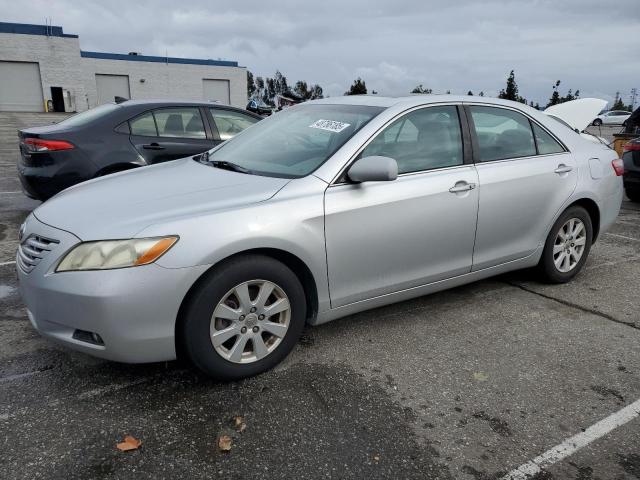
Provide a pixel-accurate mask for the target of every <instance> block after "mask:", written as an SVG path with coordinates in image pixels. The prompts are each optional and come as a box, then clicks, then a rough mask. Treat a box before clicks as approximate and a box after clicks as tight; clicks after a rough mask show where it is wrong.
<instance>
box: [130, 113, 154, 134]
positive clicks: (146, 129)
mask: <svg viewBox="0 0 640 480" xmlns="http://www.w3.org/2000/svg"><path fill="white" fill-rule="evenodd" d="M129 126H130V127H131V135H142V136H145V137H157V136H158V131H157V130H156V122H155V120H154V119H153V114H152V113H151V112H149V113H145V114H144V115H141V116H139V117H136V118H134V119H133V120H131V121H130V122H129Z"/></svg>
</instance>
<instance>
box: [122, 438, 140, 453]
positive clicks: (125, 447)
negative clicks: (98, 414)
mask: <svg viewBox="0 0 640 480" xmlns="http://www.w3.org/2000/svg"><path fill="white" fill-rule="evenodd" d="M140 445H142V442H141V441H140V440H138V439H137V438H134V437H132V436H131V435H127V436H126V437H124V442H121V443H118V444H117V445H116V447H117V448H118V450H121V451H123V452H128V451H129V450H136V449H138V448H140Z"/></svg>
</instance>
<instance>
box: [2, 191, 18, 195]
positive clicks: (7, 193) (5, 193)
mask: <svg viewBox="0 0 640 480" xmlns="http://www.w3.org/2000/svg"><path fill="white" fill-rule="evenodd" d="M18 193H22V192H21V191H20V190H18V191H17V192H0V195H16V194H18Z"/></svg>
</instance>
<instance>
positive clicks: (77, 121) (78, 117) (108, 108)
mask: <svg viewBox="0 0 640 480" xmlns="http://www.w3.org/2000/svg"><path fill="white" fill-rule="evenodd" d="M118 108H120V107H119V106H118V105H116V104H114V103H105V104H104V105H100V106H99V107H95V108H92V109H91V110H87V111H85V112H81V113H76V114H75V115H72V116H70V117H69V118H65V119H64V120H62V121H61V122H59V123H58V125H64V126H65V127H80V126H82V125H85V124H87V123H89V122H92V121H94V120H96V119H98V118H101V117H104V116H105V115H108V114H110V113H111V112H113V111H114V110H117V109H118Z"/></svg>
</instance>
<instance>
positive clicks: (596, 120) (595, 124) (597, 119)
mask: <svg viewBox="0 0 640 480" xmlns="http://www.w3.org/2000/svg"><path fill="white" fill-rule="evenodd" d="M593 125H594V127H599V126H600V125H602V120H600V119H599V118H596V119H595V120H594V121H593Z"/></svg>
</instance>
